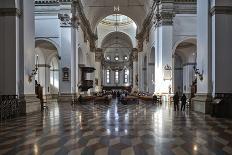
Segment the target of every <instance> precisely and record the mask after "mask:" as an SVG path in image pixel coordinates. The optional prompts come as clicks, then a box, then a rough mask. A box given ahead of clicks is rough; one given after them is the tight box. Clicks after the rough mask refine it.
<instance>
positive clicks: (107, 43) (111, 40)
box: [102, 32, 133, 48]
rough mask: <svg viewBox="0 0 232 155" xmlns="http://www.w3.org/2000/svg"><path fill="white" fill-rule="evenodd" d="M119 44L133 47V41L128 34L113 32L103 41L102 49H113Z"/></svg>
mask: <svg viewBox="0 0 232 155" xmlns="http://www.w3.org/2000/svg"><path fill="white" fill-rule="evenodd" d="M117 44H118V45H119V44H120V45H121V46H124V47H127V48H132V47H133V45H132V41H131V39H130V37H129V36H128V35H127V34H125V33H122V32H112V33H110V34H108V35H107V36H106V37H105V38H104V39H103V41H102V48H108V47H112V46H114V45H117Z"/></svg>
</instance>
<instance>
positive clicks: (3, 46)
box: [0, 0, 41, 113]
mask: <svg viewBox="0 0 232 155" xmlns="http://www.w3.org/2000/svg"><path fill="white" fill-rule="evenodd" d="M22 12H23V13H22ZM0 31H1V32H0V33H1V36H0V42H1V43H0V51H1V52H0V53H1V54H0V66H1V67H0V72H1V75H0V81H1V82H0V95H19V97H20V100H22V103H23V102H24V103H25V104H24V105H23V109H24V110H23V111H22V112H23V113H31V112H35V111H39V110H40V107H41V106H40V102H39V100H38V99H37V98H36V96H35V84H34V76H31V73H32V70H33V69H35V52H34V48H35V45H34V44H35V41H34V38H35V35H34V31H35V26H34V1H30V2H26V0H22V1H20V2H19V3H16V2H15V1H13V0H3V1H1V2H0Z"/></svg>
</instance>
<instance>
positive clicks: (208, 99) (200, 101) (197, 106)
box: [192, 94, 213, 114]
mask: <svg viewBox="0 0 232 155" xmlns="http://www.w3.org/2000/svg"><path fill="white" fill-rule="evenodd" d="M212 100H213V98H212V96H211V95H209V94H197V95H196V97H194V98H192V107H193V108H192V110H194V111H196V112H201V113H204V114H210V113H211V111H212V106H211V103H212Z"/></svg>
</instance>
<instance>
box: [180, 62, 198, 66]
mask: <svg viewBox="0 0 232 155" xmlns="http://www.w3.org/2000/svg"><path fill="white" fill-rule="evenodd" d="M195 65H197V63H195V62H189V63H185V64H183V67H184V66H195Z"/></svg>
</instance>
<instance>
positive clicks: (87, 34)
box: [73, 0, 97, 52]
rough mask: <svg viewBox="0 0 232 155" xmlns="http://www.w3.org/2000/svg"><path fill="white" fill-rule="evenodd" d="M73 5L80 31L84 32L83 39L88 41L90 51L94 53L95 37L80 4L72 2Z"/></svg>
mask: <svg viewBox="0 0 232 155" xmlns="http://www.w3.org/2000/svg"><path fill="white" fill-rule="evenodd" d="M73 5H74V6H76V8H77V11H78V16H79V18H80V25H81V29H82V30H83V32H84V38H85V40H88V41H89V44H90V51H92V52H94V49H95V48H96V45H95V41H96V40H97V36H96V35H95V34H94V33H93V32H92V29H91V26H90V23H89V20H88V19H87V18H86V16H85V13H84V10H83V6H82V4H81V2H80V1H79V0H78V1H73Z"/></svg>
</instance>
